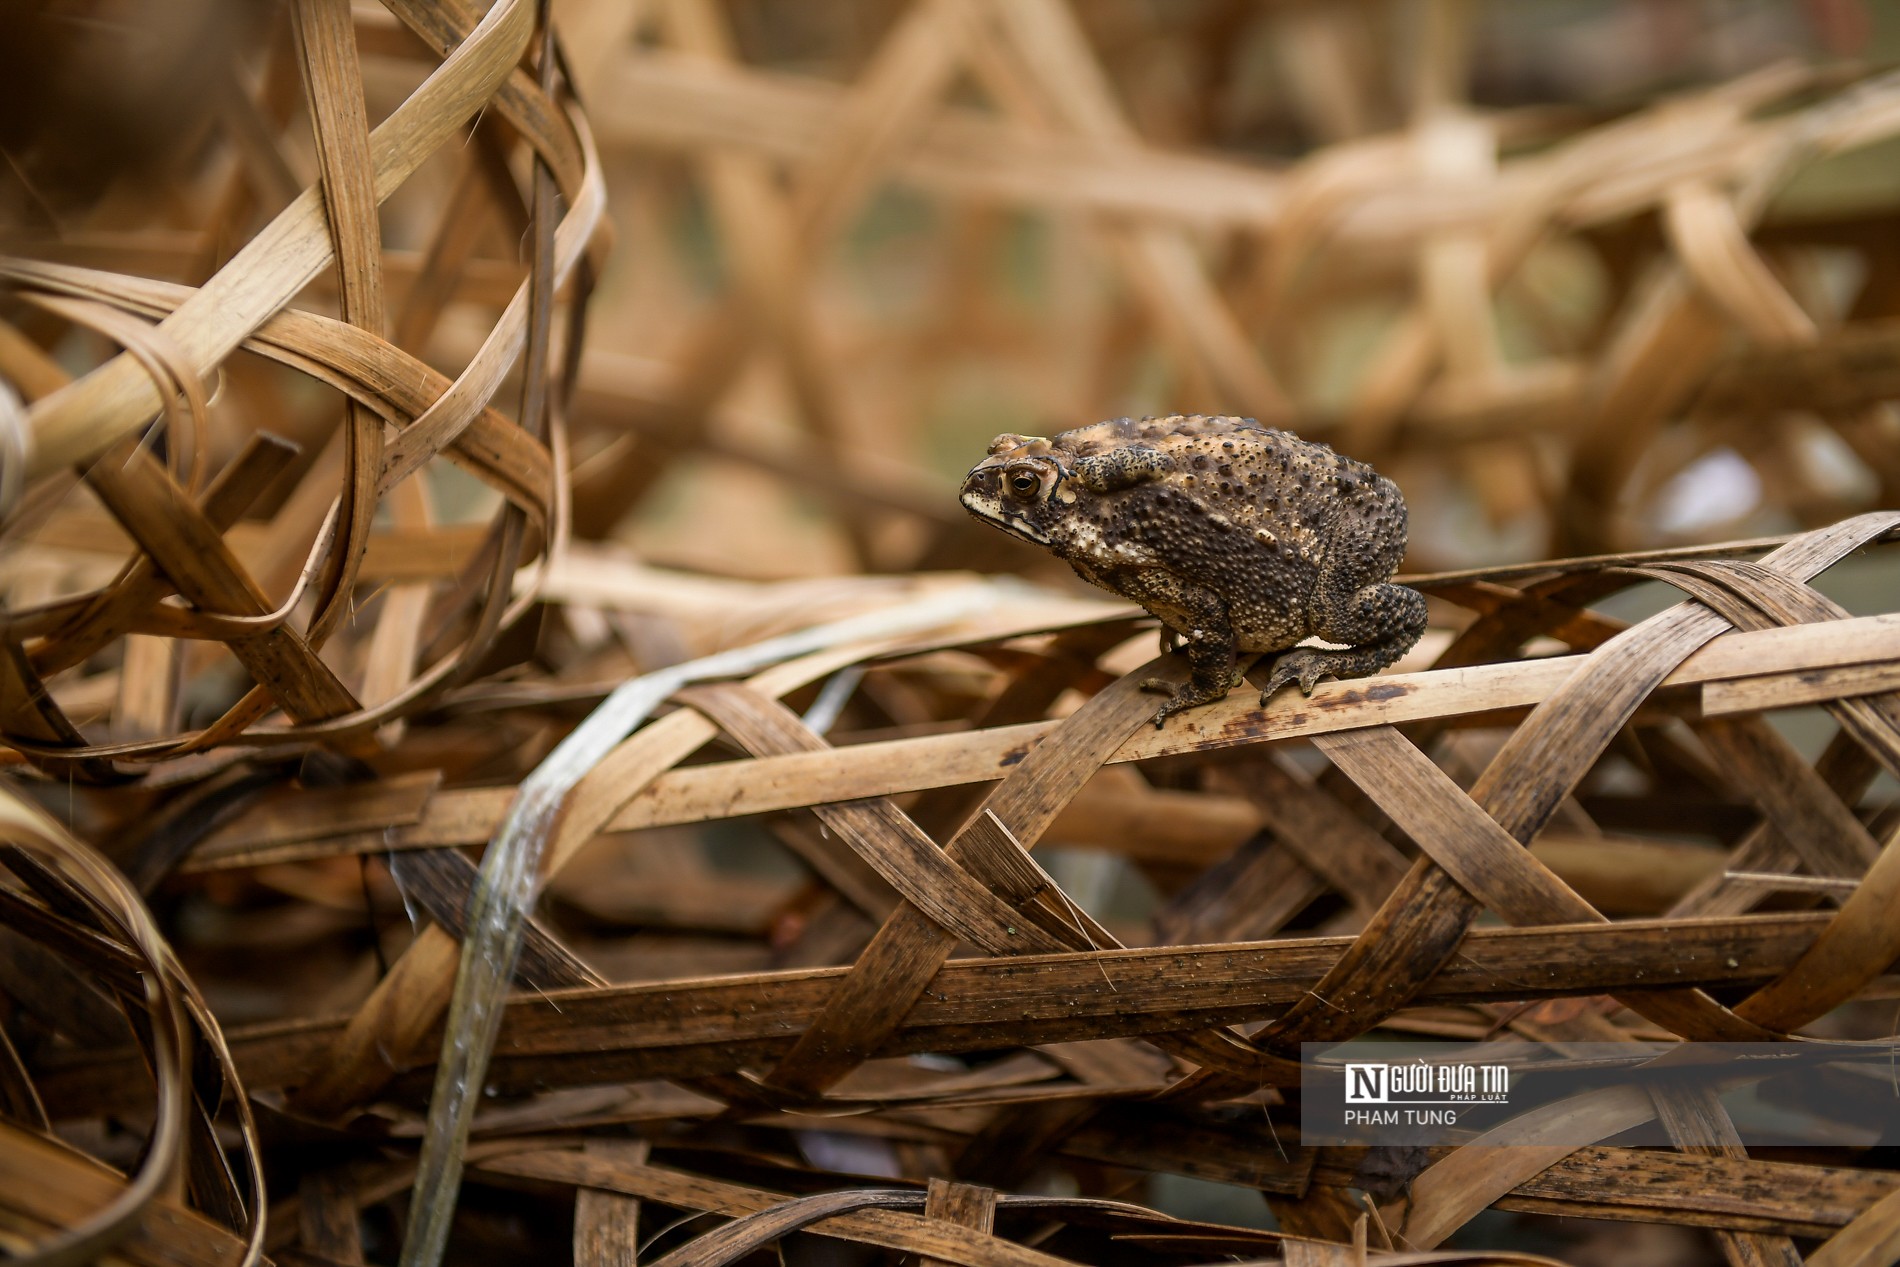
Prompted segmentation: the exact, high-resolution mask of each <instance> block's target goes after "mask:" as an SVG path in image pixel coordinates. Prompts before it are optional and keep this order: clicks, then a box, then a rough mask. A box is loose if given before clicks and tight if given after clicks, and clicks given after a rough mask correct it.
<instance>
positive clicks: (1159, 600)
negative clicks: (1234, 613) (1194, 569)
mask: <svg viewBox="0 0 1900 1267" xmlns="http://www.w3.org/2000/svg"><path fill="white" fill-rule="evenodd" d="M1115 589H1116V591H1117V592H1118V593H1122V594H1125V595H1127V596H1128V597H1129V598H1132V599H1134V600H1135V601H1136V602H1138V603H1140V604H1141V605H1142V606H1143V607H1146V608H1147V609H1148V610H1149V611H1150V612H1152V613H1154V615H1155V616H1156V617H1158V618H1159V619H1160V620H1161V622H1162V624H1163V625H1165V626H1166V627H1167V628H1169V629H1172V630H1173V631H1174V632H1175V633H1176V634H1178V635H1179V636H1180V638H1181V641H1182V642H1183V643H1184V644H1186V647H1187V657H1188V668H1189V670H1190V672H1189V675H1188V680H1187V685H1185V686H1175V685H1174V684H1172V683H1170V682H1163V681H1161V680H1160V679H1159V678H1149V679H1148V680H1147V681H1145V682H1143V683H1142V684H1141V689H1142V690H1144V691H1159V692H1161V693H1162V694H1165V695H1167V696H1168V697H1169V699H1168V702H1167V703H1166V704H1163V705H1162V706H1161V708H1160V710H1159V711H1158V712H1156V713H1155V718H1154V721H1155V728H1156V729H1157V730H1158V729H1160V728H1161V724H1162V723H1163V722H1165V721H1167V719H1168V718H1169V717H1170V716H1172V715H1173V714H1175V713H1178V712H1181V711H1182V710H1184V709H1189V708H1195V707H1197V706H1199V705H1201V704H1211V703H1213V702H1214V701H1215V700H1218V699H1224V698H1225V697H1226V695H1227V692H1228V691H1229V690H1231V689H1233V685H1234V682H1235V680H1236V679H1235V675H1234V657H1235V654H1236V652H1237V650H1238V648H1237V647H1236V645H1235V640H1234V626H1233V622H1232V620H1231V618H1230V617H1229V615H1228V611H1227V600H1225V599H1223V598H1222V597H1221V596H1220V595H1218V594H1216V593H1215V592H1214V591H1213V590H1210V589H1203V588H1201V587H1200V586H1197V585H1191V584H1188V583H1187V582H1184V581H1182V580H1181V579H1180V578H1178V577H1174V576H1170V575H1168V574H1167V573H1165V572H1137V573H1125V574H1122V575H1119V576H1117V577H1116V578H1115Z"/></svg>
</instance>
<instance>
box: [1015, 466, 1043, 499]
mask: <svg viewBox="0 0 1900 1267" xmlns="http://www.w3.org/2000/svg"><path fill="white" fill-rule="evenodd" d="M1041 487H1042V481H1041V480H1040V479H1038V478H1036V476H1034V475H1032V474H1030V473H1029V472H1028V471H1017V472H1016V473H1015V474H1013V475H1011V476H1010V477H1009V491H1010V492H1012V493H1014V494H1016V496H1018V497H1030V496H1033V495H1034V494H1035V492H1036V490H1037V489H1039V488H1041Z"/></svg>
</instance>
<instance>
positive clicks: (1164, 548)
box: [962, 414, 1425, 727]
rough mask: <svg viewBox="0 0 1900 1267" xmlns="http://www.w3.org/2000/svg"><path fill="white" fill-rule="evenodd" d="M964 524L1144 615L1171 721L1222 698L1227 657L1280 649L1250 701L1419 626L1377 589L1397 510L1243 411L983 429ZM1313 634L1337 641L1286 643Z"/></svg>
mask: <svg viewBox="0 0 1900 1267" xmlns="http://www.w3.org/2000/svg"><path fill="white" fill-rule="evenodd" d="M962 502H963V506H964V508H965V509H966V510H968V511H969V512H970V513H971V514H972V515H975V516H976V517H977V518H979V519H982V520H984V521H986V522H988V523H990V524H993V525H995V526H996V527H998V528H1001V529H1002V530H1003V531H1004V532H1007V533H1009V534H1010V535H1012V536H1015V537H1020V538H1021V539H1022V540H1024V541H1028V542H1030V543H1032V544H1034V545H1038V546H1041V547H1042V548H1043V549H1045V550H1048V551H1049V552H1050V553H1052V554H1054V555H1055V556H1056V557H1058V558H1060V559H1063V560H1065V561H1066V562H1067V563H1068V564H1069V565H1070V566H1071V567H1073V568H1074V569H1075V571H1076V574H1077V575H1078V576H1080V577H1081V578H1082V579H1083V580H1085V581H1088V582H1090V583H1091V584H1095V585H1099V586H1101V587H1102V588H1103V589H1105V590H1109V591H1110V592H1112V593H1115V594H1120V595H1122V596H1123V597H1125V598H1129V599H1132V600H1134V601H1135V602H1137V603H1139V604H1140V605H1141V606H1142V607H1144V608H1146V609H1147V610H1148V611H1149V612H1150V613H1151V614H1152V615H1154V616H1155V617H1156V619H1158V620H1160V621H1161V624H1162V632H1161V637H1162V648H1163V650H1164V651H1172V650H1174V649H1175V646H1176V645H1177V644H1185V646H1186V649H1187V657H1188V665H1189V668H1190V670H1191V675H1190V677H1189V679H1188V682H1187V685H1186V686H1183V687H1174V686H1170V685H1169V684H1167V683H1165V682H1160V681H1155V680H1150V681H1148V682H1146V683H1144V684H1143V685H1144V686H1146V687H1148V688H1150V689H1153V690H1157V691H1161V692H1164V693H1166V694H1168V695H1169V699H1168V701H1167V703H1165V704H1164V705H1162V707H1161V709H1160V711H1159V712H1157V713H1156V714H1155V718H1154V721H1155V725H1156V726H1157V727H1158V726H1160V725H1161V724H1162V723H1163V722H1165V721H1166V720H1167V719H1168V718H1169V717H1170V716H1171V715H1173V714H1175V713H1178V712H1180V711H1182V710H1183V709H1187V708H1193V707H1195V706H1196V705H1199V704H1207V703H1211V702H1213V701H1215V700H1218V699H1221V698H1223V697H1224V696H1225V695H1226V694H1227V692H1228V691H1229V690H1230V689H1232V687H1233V686H1234V685H1235V684H1236V682H1237V681H1238V678H1237V676H1236V674H1235V671H1234V665H1235V659H1236V657H1237V656H1238V655H1240V654H1243V653H1245V654H1261V653H1268V652H1275V651H1278V652H1284V654H1282V655H1280V656H1279V657H1278V658H1277V659H1276V660H1275V661H1274V663H1273V668H1272V671H1271V672H1270V674H1269V676H1268V679H1267V685H1266V689H1265V690H1263V691H1262V692H1261V693H1260V702H1261V703H1262V704H1265V703H1266V702H1267V699H1268V697H1270V696H1271V695H1272V694H1273V693H1274V692H1275V691H1277V690H1279V689H1280V687H1282V686H1284V685H1286V684H1287V683H1289V682H1298V683H1299V687H1300V690H1301V692H1302V693H1305V694H1311V693H1312V690H1313V687H1314V685H1315V683H1317V682H1318V681H1319V679H1320V678H1321V677H1324V676H1328V675H1330V676H1333V677H1361V676H1364V675H1366V674H1369V673H1375V672H1377V671H1378V670H1380V669H1382V668H1384V667H1385V666H1386V665H1388V664H1391V663H1392V662H1393V661H1395V660H1397V659H1398V658H1399V657H1400V656H1402V655H1404V654H1405V653H1406V652H1407V651H1409V650H1410V649H1411V648H1412V646H1413V644H1415V643H1416V642H1417V641H1418V639H1419V636H1420V635H1421V634H1422V633H1424V631H1425V599H1424V597H1423V596H1422V595H1421V594H1419V593H1418V592H1417V591H1416V590H1411V589H1407V588H1406V587H1405V586H1403V585H1394V584H1392V583H1391V577H1392V574H1393V573H1394V572H1395V571H1396V570H1397V568H1398V565H1399V559H1400V557H1401V556H1403V555H1404V553H1405V538H1406V517H1405V500H1404V498H1403V497H1401V496H1400V494H1399V490H1398V486H1397V485H1395V484H1393V483H1392V481H1391V480H1389V479H1386V478H1385V477H1384V476H1382V475H1380V474H1379V473H1378V472H1376V471H1374V470H1373V469H1372V468H1371V467H1369V466H1366V465H1365V464H1363V463H1361V462H1355V461H1353V460H1352V459H1351V458H1347V457H1342V456H1340V455H1339V454H1337V453H1334V452H1333V451H1332V449H1331V448H1329V447H1327V446H1326V445H1323V444H1314V443H1311V442H1309V441H1306V440H1302V439H1300V438H1299V437H1298V436H1295V435H1293V434H1291V433H1290V432H1285V431H1275V430H1271V429H1268V428H1265V427H1262V426H1260V425H1259V424H1258V423H1256V422H1254V421H1253V420H1252V419H1250V418H1227V417H1207V416H1203V415H1200V414H1194V415H1185V416H1184V415H1175V416H1171V417H1167V418H1143V419H1140V420H1139V421H1137V420H1134V419H1130V418H1119V419H1116V420H1114V421H1112V422H1101V423H1096V424H1095V425H1094V426H1090V427H1079V428H1077V429H1075V430H1073V431H1065V432H1063V433H1061V434H1060V435H1057V436H1054V437H1052V438H1048V439H1044V438H1041V437H1036V436H1020V435H1001V436H998V437H996V439H995V440H993V441H992V442H991V443H990V448H989V456H988V457H986V458H984V459H983V461H981V462H979V463H977V465H976V467H975V469H973V470H972V471H971V472H970V474H969V476H968V477H967V478H966V479H965V480H964V482H963V492H962ZM1314 636H1317V637H1319V638H1322V639H1324V640H1326V641H1327V642H1330V643H1334V644H1339V645H1338V646H1337V647H1303V646H1296V645H1295V644H1297V643H1299V642H1300V641H1302V640H1303V639H1306V638H1310V637H1314Z"/></svg>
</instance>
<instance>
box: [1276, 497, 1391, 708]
mask: <svg viewBox="0 0 1900 1267" xmlns="http://www.w3.org/2000/svg"><path fill="white" fill-rule="evenodd" d="M1401 522H1403V521H1401ZM1404 548H1405V538H1404V536H1403V533H1402V532H1401V535H1400V536H1399V537H1398V540H1397V542H1396V543H1395V544H1394V545H1391V546H1387V547H1386V548H1384V549H1367V550H1364V551H1363V552H1361V551H1358V550H1348V551H1346V552H1345V556H1344V557H1345V558H1346V560H1347V562H1345V563H1344V564H1342V565H1340V566H1338V567H1334V568H1326V569H1323V570H1322V571H1321V573H1320V578H1319V580H1320V583H1319V587H1318V592H1317V593H1316V594H1315V595H1314V599H1315V602H1314V606H1315V609H1316V610H1315V611H1314V620H1313V632H1314V633H1316V634H1318V635H1319V636H1320V637H1322V638H1324V639H1326V641H1328V642H1338V643H1343V644H1345V646H1344V649H1343V650H1337V651H1335V650H1330V649H1326V648H1321V647H1295V648H1294V649H1293V650H1291V651H1289V652H1287V653H1286V654H1285V655H1283V656H1281V657H1280V658H1279V659H1278V660H1275V661H1274V663H1273V672H1272V674H1271V675H1270V676H1269V677H1268V679H1267V686H1266V689H1265V690H1263V691H1262V692H1260V702H1261V703H1262V704H1264V703H1266V702H1267V698H1268V697H1269V696H1271V695H1272V694H1273V693H1274V692H1275V691H1277V690H1279V689H1280V688H1281V687H1282V686H1285V685H1286V684H1287V683H1288V682H1298V683H1299V684H1300V691H1301V693H1302V694H1306V695H1311V694H1312V693H1313V687H1314V685H1315V684H1316V683H1318V681H1319V680H1320V678H1322V677H1329V676H1330V677H1341V678H1347V677H1364V676H1366V675H1367V674H1369V673H1377V672H1378V671H1379V670H1380V669H1383V668H1384V667H1385V666H1386V665H1388V664H1391V663H1392V662H1393V661H1395V660H1397V659H1398V658H1399V657H1400V656H1402V655H1404V654H1405V653H1406V652H1407V651H1410V650H1411V649H1412V648H1413V646H1415V645H1416V644H1417V642H1418V640H1419V637H1420V636H1421V635H1422V634H1423V633H1424V632H1425V596H1424V595H1423V594H1420V593H1419V592H1418V591H1417V590H1414V589H1407V588H1406V587H1405V586H1403V585H1393V584H1391V583H1390V582H1388V581H1385V580H1384V579H1382V578H1384V577H1388V576H1390V575H1392V573H1393V572H1394V571H1395V570H1397V567H1398V561H1399V555H1400V554H1401V553H1402V552H1403V550H1404Z"/></svg>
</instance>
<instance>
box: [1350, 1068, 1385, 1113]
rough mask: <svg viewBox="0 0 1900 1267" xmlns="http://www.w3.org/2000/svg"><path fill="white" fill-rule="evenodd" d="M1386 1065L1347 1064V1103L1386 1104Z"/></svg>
mask: <svg viewBox="0 0 1900 1267" xmlns="http://www.w3.org/2000/svg"><path fill="white" fill-rule="evenodd" d="M1385 1073H1386V1066H1385V1065H1354V1064H1348V1065H1347V1066H1346V1103H1347V1104H1384V1103H1385V1102H1386V1099H1385V1097H1386V1082H1385Z"/></svg>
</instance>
